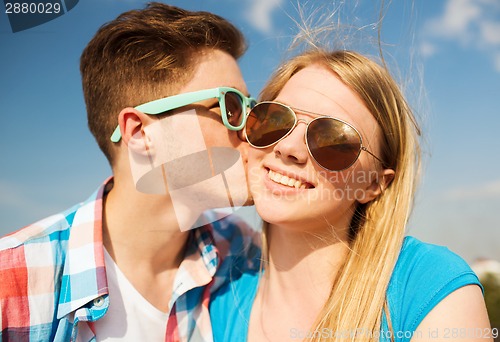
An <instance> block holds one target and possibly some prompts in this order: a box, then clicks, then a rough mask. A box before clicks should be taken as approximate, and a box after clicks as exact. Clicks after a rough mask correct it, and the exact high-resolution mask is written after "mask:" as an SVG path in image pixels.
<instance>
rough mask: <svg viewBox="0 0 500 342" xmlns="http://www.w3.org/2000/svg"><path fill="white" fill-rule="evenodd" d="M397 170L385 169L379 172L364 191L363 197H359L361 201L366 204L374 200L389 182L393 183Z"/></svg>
mask: <svg viewBox="0 0 500 342" xmlns="http://www.w3.org/2000/svg"><path fill="white" fill-rule="evenodd" d="M395 174H396V173H395V172H394V170H392V169H384V170H382V171H381V172H379V173H378V174H377V177H376V178H375V179H373V180H372V181H371V183H370V185H368V187H367V188H366V189H365V191H364V196H363V197H362V198H357V200H358V202H359V203H362V204H366V203H368V202H371V201H373V200H374V199H375V198H377V197H378V196H379V195H380V194H381V193H383V192H384V191H385V189H387V187H388V186H389V184H391V182H392V180H393V179H394V176H395Z"/></svg>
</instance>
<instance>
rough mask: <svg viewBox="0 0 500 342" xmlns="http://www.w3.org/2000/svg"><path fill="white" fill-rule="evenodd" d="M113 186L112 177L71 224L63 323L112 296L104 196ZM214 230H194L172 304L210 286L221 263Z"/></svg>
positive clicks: (208, 226) (60, 308)
mask: <svg viewBox="0 0 500 342" xmlns="http://www.w3.org/2000/svg"><path fill="white" fill-rule="evenodd" d="M112 186H113V178H112V177H110V178H108V179H106V181H104V183H103V184H102V185H101V186H100V187H99V188H98V189H97V191H96V192H94V193H93V194H92V195H91V196H90V197H89V198H88V199H87V200H86V201H85V202H83V203H82V204H81V206H80V207H79V208H78V209H77V210H76V212H75V215H74V219H73V222H72V223H70V224H71V231H70V237H69V240H68V246H67V254H66V260H65V262H64V268H63V276H62V284H61V291H60V295H59V303H58V311H57V317H58V318H59V319H60V318H62V317H64V316H66V315H68V314H69V313H71V312H74V311H75V310H77V309H79V308H81V307H82V306H85V305H87V304H88V303H89V302H92V301H93V300H94V299H96V298H98V297H101V296H104V295H108V284H107V278H106V269H105V266H104V245H103V240H102V211H103V198H104V195H105V194H106V193H107V192H109V190H111V188H112ZM212 230H213V227H212V225H211V224H208V223H207V224H205V225H203V226H201V227H199V228H197V229H193V230H191V232H190V237H189V239H188V241H187V244H188V245H187V247H186V253H185V258H184V260H183V261H182V262H181V265H180V267H179V271H178V272H177V273H178V274H177V276H176V282H179V284H181V285H180V286H179V284H174V289H176V290H174V293H173V295H172V302H175V300H176V299H177V298H178V296H180V295H182V294H183V293H185V292H187V291H189V290H190V289H192V288H194V287H198V286H204V285H207V284H208V283H209V282H210V281H211V280H212V278H213V277H214V275H215V272H216V270H217V268H218V266H219V263H220V261H219V252H218V250H217V248H216V246H215V240H214V237H213V234H212ZM186 274H187V276H186ZM186 278H189V281H186Z"/></svg>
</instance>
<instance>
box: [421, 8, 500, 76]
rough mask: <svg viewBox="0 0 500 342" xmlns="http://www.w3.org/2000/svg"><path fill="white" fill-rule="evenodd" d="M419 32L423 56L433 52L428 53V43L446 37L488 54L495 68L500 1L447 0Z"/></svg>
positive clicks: (498, 50) (499, 37)
mask: <svg viewBox="0 0 500 342" xmlns="http://www.w3.org/2000/svg"><path fill="white" fill-rule="evenodd" d="M423 34H424V43H422V44H421V53H422V55H423V56H424V57H430V56H432V55H433V54H434V53H435V52H436V51H435V50H431V52H432V53H429V51H428V50H429V46H436V45H437V44H438V42H442V41H443V40H447V41H450V42H455V43H459V44H462V45H464V46H467V47H469V48H472V49H474V50H476V51H479V52H481V53H485V54H487V55H489V56H490V58H491V60H492V63H493V65H494V67H495V69H496V70H499V66H498V63H499V61H498V59H497V56H498V54H500V3H499V2H498V1H497V0H447V2H446V5H445V7H444V11H443V13H442V14H441V15H440V16H439V17H437V18H432V19H430V20H428V21H427V23H425V26H424V31H423ZM441 50H442V49H441Z"/></svg>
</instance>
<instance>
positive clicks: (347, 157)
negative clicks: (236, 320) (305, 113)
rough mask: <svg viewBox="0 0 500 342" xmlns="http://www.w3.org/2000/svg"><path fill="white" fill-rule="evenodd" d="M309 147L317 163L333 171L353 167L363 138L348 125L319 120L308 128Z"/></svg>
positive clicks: (332, 120)
mask: <svg viewBox="0 0 500 342" xmlns="http://www.w3.org/2000/svg"><path fill="white" fill-rule="evenodd" d="M307 145H308V146H309V151H310V152H311V155H312V156H313V158H314V159H315V160H316V162H317V163H318V164H319V165H321V166H323V167H324V168H326V169H328V170H331V171H340V170H344V169H346V168H348V167H349V166H351V165H352V164H353V163H354V162H355V161H356V159H357V158H358V155H359V153H360V151H361V138H360V136H359V134H358V132H357V131H356V130H355V129H354V128H353V127H351V126H349V125H348V124H346V123H344V122H342V121H339V120H336V119H333V118H319V119H316V120H313V121H311V123H310V124H309V126H308V128H307Z"/></svg>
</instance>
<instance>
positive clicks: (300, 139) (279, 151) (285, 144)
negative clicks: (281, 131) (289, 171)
mask: <svg viewBox="0 0 500 342" xmlns="http://www.w3.org/2000/svg"><path fill="white" fill-rule="evenodd" d="M306 127H307V124H306V123H305V122H304V121H302V120H300V121H299V122H298V123H297V125H296V126H295V127H294V128H293V130H292V132H290V134H289V135H287V136H286V137H285V138H284V139H283V140H281V141H279V142H278V143H277V144H276V145H275V146H274V148H273V152H274V153H275V155H277V156H279V157H280V158H282V159H283V160H285V161H291V162H293V163H297V164H305V163H306V162H307V158H308V152H307V146H306V142H305V132H306Z"/></svg>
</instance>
